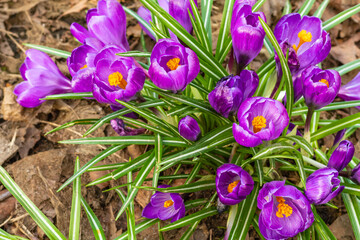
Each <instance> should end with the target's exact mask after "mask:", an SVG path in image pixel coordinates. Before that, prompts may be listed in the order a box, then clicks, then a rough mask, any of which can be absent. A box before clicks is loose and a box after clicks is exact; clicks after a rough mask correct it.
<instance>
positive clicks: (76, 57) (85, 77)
mask: <svg viewBox="0 0 360 240" xmlns="http://www.w3.org/2000/svg"><path fill="white" fill-rule="evenodd" d="M103 47H104V44H103V43H102V42H100V41H99V40H97V39H96V38H87V39H85V41H84V45H81V46H80V47H77V48H75V49H74V50H73V51H72V52H71V56H70V57H69V58H68V59H67V65H68V68H69V72H70V74H71V76H72V80H71V85H72V88H73V92H92V90H93V79H94V73H95V69H96V68H95V63H94V59H95V56H96V55H97V53H98V52H99V51H100V50H101V49H102V48H103Z"/></svg>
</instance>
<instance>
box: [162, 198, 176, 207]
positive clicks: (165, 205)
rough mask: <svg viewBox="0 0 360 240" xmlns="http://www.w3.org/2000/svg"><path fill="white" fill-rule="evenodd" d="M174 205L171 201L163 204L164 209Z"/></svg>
mask: <svg viewBox="0 0 360 240" xmlns="http://www.w3.org/2000/svg"><path fill="white" fill-rule="evenodd" d="M173 204H174V201H173V200H167V201H165V202H164V208H168V207H171V206H172V205H173Z"/></svg>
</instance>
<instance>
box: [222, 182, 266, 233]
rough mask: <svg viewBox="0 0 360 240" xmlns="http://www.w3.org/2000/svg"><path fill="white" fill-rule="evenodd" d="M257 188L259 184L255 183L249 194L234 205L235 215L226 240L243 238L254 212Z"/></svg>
mask: <svg viewBox="0 0 360 240" xmlns="http://www.w3.org/2000/svg"><path fill="white" fill-rule="evenodd" d="M259 189H260V185H259V184H256V185H255V186H254V189H253V190H252V192H251V195H249V196H247V197H246V199H245V200H244V201H242V202H241V203H239V204H238V205H237V206H236V208H237V209H236V215H235V219H234V222H233V225H232V227H231V230H230V234H229V238H228V240H245V238H246V235H247V233H248V232H249V227H250V225H251V222H252V220H253V218H254V215H255V212H256V205H257V195H258V193H259Z"/></svg>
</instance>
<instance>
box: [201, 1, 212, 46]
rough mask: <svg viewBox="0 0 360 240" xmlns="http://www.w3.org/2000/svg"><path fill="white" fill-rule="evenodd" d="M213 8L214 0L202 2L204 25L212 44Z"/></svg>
mask: <svg viewBox="0 0 360 240" xmlns="http://www.w3.org/2000/svg"><path fill="white" fill-rule="evenodd" d="M212 6H213V0H202V1H201V17H202V20H203V23H204V27H205V31H206V32H207V35H208V38H209V41H210V43H211V42H212V40H211V38H212V34H211V18H210V17H211V9H212Z"/></svg>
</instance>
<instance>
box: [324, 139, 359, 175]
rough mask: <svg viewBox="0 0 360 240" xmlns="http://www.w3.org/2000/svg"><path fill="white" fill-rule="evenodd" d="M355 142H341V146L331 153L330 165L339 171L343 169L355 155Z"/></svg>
mask: <svg viewBox="0 0 360 240" xmlns="http://www.w3.org/2000/svg"><path fill="white" fill-rule="evenodd" d="M354 152H355V148H354V144H352V142H350V141H349V140H344V141H342V142H340V144H339V146H338V147H337V148H336V149H335V151H334V152H333V153H332V154H331V157H330V159H329V162H328V165H327V166H328V167H330V168H334V169H336V170H337V171H339V172H340V171H342V170H343V169H344V168H345V167H346V166H347V165H348V164H349V162H350V161H351V159H352V158H353V156H354Z"/></svg>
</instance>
